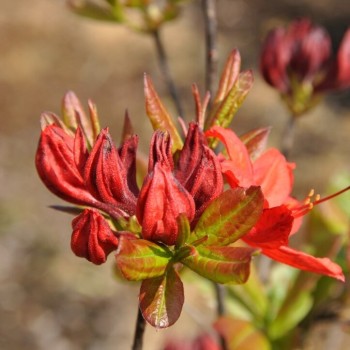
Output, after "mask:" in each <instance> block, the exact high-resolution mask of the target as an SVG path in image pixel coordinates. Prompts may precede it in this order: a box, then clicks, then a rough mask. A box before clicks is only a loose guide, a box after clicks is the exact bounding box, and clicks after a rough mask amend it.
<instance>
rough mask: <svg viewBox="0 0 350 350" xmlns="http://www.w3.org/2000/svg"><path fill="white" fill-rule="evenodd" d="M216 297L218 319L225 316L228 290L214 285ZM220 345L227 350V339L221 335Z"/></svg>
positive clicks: (220, 285)
mask: <svg viewBox="0 0 350 350" xmlns="http://www.w3.org/2000/svg"><path fill="white" fill-rule="evenodd" d="M214 289H215V295H216V314H217V317H218V318H219V317H221V316H224V315H225V302H224V300H225V294H226V290H225V287H224V286H223V285H222V284H218V283H214ZM219 338H220V345H221V349H222V350H227V345H226V341H225V339H224V338H223V337H222V336H221V335H220V336H219Z"/></svg>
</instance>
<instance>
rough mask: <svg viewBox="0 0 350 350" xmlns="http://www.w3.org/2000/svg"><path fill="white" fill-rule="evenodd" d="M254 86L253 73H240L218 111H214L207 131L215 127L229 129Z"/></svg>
mask: <svg viewBox="0 0 350 350" xmlns="http://www.w3.org/2000/svg"><path fill="white" fill-rule="evenodd" d="M252 86H253V73H252V72H251V71H245V72H242V73H240V74H239V76H238V78H237V81H236V82H235V84H234V85H233V87H232V88H231V90H230V91H229V92H228V93H227V95H226V97H225V98H224V100H223V101H222V102H221V103H220V105H219V106H218V107H217V109H214V115H213V116H210V118H209V121H208V124H207V125H206V129H209V128H211V127H212V126H214V125H219V126H222V127H224V128H226V127H228V126H229V125H230V123H231V121H232V119H233V117H234V116H235V114H236V113H237V111H238V109H239V108H240V107H241V105H242V103H243V101H244V100H245V98H246V96H247V94H248V92H249V90H250V89H251V87H252Z"/></svg>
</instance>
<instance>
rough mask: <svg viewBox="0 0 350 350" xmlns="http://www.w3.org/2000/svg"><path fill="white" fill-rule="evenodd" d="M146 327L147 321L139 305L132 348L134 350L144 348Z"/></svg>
mask: <svg viewBox="0 0 350 350" xmlns="http://www.w3.org/2000/svg"><path fill="white" fill-rule="evenodd" d="M145 328H146V321H145V319H144V318H143V316H142V313H141V310H140V308H139V307H138V311H137V319H136V327H135V334H134V342H133V344H132V348H131V349H132V350H142V345H143V334H144V332H145Z"/></svg>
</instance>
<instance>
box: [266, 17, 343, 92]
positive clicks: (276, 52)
mask: <svg viewBox="0 0 350 350" xmlns="http://www.w3.org/2000/svg"><path fill="white" fill-rule="evenodd" d="M349 52H350V29H349V30H348V31H347V32H346V34H345V35H344V38H343V41H342V43H341V45H340V47H339V50H338V53H337V56H336V58H335V59H334V58H332V57H331V40H330V37H329V35H328V33H327V31H326V30H325V29H324V28H322V27H320V26H317V25H314V24H312V22H311V21H310V20H309V19H301V20H297V21H294V22H292V23H291V24H290V25H289V26H288V27H287V28H281V27H279V28H276V29H274V30H272V31H271V32H270V33H269V35H268V36H267V38H266V40H265V43H264V44H263V49H262V53H261V62H260V67H261V72H262V74H263V76H264V78H265V80H266V81H267V82H268V83H269V84H270V85H272V86H274V87H275V88H277V89H278V90H280V91H281V92H282V93H291V92H292V90H293V84H295V82H297V83H298V84H305V83H307V84H311V86H312V87H313V88H314V89H315V90H316V91H325V90H331V89H344V88H347V87H349V86H350V69H349V68H350V59H349Z"/></svg>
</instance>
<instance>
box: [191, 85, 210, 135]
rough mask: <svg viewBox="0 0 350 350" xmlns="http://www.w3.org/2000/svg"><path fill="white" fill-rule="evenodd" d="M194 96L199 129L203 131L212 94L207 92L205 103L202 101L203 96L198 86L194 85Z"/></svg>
mask: <svg viewBox="0 0 350 350" xmlns="http://www.w3.org/2000/svg"><path fill="white" fill-rule="evenodd" d="M192 94H193V97H194V102H195V105H196V122H197V123H198V125H199V127H200V128H201V129H202V130H203V129H204V119H205V114H206V111H207V107H208V104H209V101H210V92H209V91H207V93H206V94H205V96H204V100H203V103H202V101H201V96H200V94H199V90H198V86H197V85H196V84H192Z"/></svg>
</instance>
